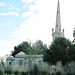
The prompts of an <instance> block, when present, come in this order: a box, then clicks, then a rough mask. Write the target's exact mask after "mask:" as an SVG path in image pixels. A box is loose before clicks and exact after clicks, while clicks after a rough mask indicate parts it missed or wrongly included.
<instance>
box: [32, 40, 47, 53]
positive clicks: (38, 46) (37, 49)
mask: <svg viewBox="0 0 75 75" xmlns="http://www.w3.org/2000/svg"><path fill="white" fill-rule="evenodd" d="M32 49H33V52H34V53H33V54H43V53H44V51H45V50H46V49H47V45H46V44H43V42H42V41H41V40H37V41H36V42H35V43H34V44H33V45H32Z"/></svg>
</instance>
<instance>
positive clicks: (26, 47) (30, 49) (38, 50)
mask: <svg viewBox="0 0 75 75" xmlns="http://www.w3.org/2000/svg"><path fill="white" fill-rule="evenodd" d="M45 49H47V45H46V44H43V42H42V41H41V40H38V41H36V42H35V43H34V44H33V45H31V43H28V42H27V41H25V42H22V43H21V44H19V45H17V46H15V47H14V51H12V55H13V56H15V55H16V54H17V53H19V52H20V51H23V52H24V53H25V54H29V55H32V54H35V55H36V54H43V52H44V50H45Z"/></svg>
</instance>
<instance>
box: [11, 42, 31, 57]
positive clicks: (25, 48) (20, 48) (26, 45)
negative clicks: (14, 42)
mask: <svg viewBox="0 0 75 75" xmlns="http://www.w3.org/2000/svg"><path fill="white" fill-rule="evenodd" d="M30 50H32V47H31V43H28V42H26V41H25V42H22V43H21V44H19V45H18V46H15V47H14V51H12V55H13V56H15V55H16V54H17V53H19V52H20V51H23V52H24V53H26V54H29V51H30Z"/></svg>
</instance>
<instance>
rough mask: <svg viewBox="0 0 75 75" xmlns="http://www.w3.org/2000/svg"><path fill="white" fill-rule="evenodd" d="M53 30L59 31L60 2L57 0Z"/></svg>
mask: <svg viewBox="0 0 75 75" xmlns="http://www.w3.org/2000/svg"><path fill="white" fill-rule="evenodd" d="M55 31H56V32H59V31H60V32H61V21H60V4H59V0H58V5H57V15H56V26H55Z"/></svg>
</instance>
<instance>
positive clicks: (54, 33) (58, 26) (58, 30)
mask: <svg viewBox="0 0 75 75" xmlns="http://www.w3.org/2000/svg"><path fill="white" fill-rule="evenodd" d="M52 37H53V40H55V39H56V38H58V37H64V29H63V32H61V19H60V4H59V0H58V5H57V14H56V25H55V31H54V29H52Z"/></svg>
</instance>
